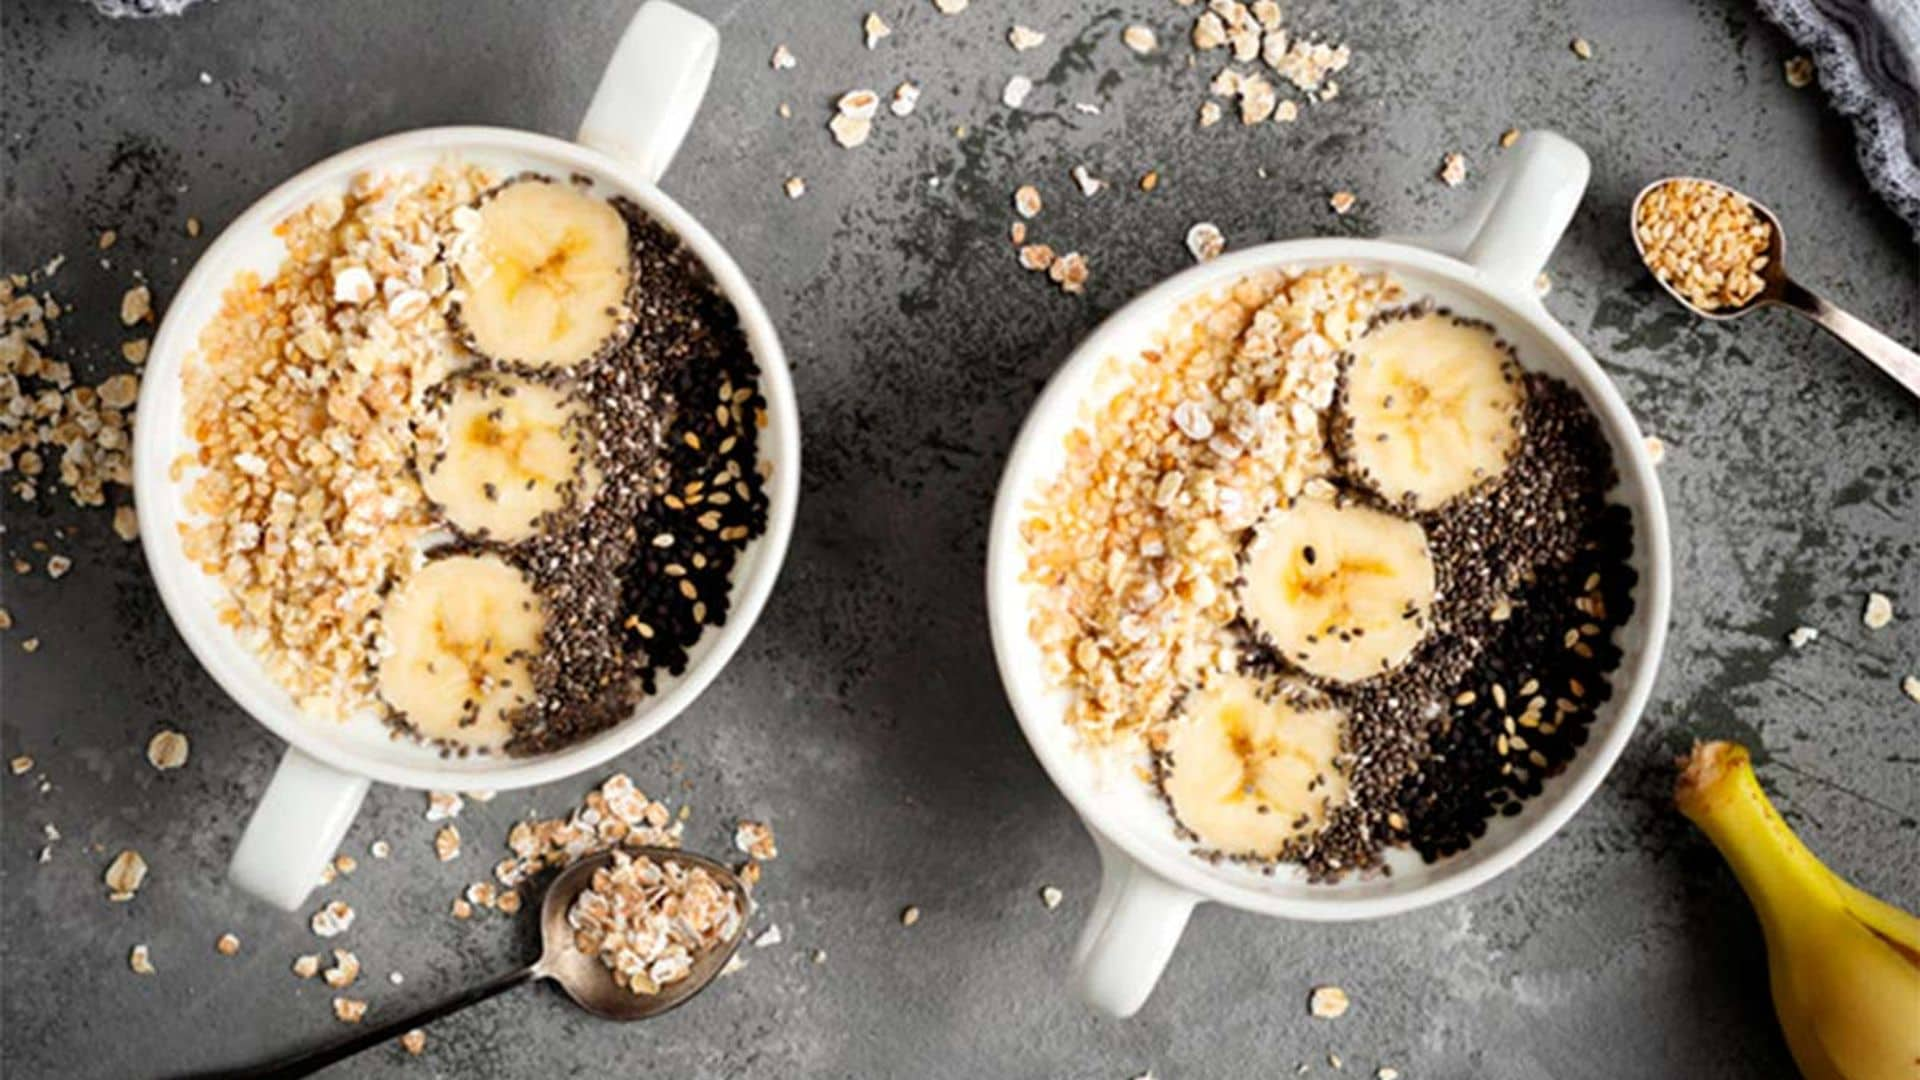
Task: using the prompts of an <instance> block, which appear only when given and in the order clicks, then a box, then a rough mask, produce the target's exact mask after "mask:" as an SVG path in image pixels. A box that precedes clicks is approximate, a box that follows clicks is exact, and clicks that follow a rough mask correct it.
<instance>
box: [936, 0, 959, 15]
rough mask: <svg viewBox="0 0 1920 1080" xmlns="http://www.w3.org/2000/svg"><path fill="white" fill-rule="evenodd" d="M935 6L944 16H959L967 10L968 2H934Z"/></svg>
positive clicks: (947, 0)
mask: <svg viewBox="0 0 1920 1080" xmlns="http://www.w3.org/2000/svg"><path fill="white" fill-rule="evenodd" d="M933 6H934V7H937V8H939V9H940V14H942V15H958V14H960V13H961V12H963V11H965V10H967V0H933Z"/></svg>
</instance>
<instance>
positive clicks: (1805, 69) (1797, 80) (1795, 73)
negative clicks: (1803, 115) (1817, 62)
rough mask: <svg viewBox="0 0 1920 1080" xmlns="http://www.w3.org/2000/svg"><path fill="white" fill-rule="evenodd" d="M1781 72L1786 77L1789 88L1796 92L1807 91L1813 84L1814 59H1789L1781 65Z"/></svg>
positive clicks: (1796, 57) (1795, 57) (1804, 57)
mask: <svg viewBox="0 0 1920 1080" xmlns="http://www.w3.org/2000/svg"><path fill="white" fill-rule="evenodd" d="M1781 72H1782V74H1784V75H1785V76H1786V79H1787V85H1788V86H1791V87H1793V88H1794V89H1795V90H1802V89H1805V88H1806V87H1808V86H1810V85H1812V83H1813V59H1812V58H1811V57H1806V56H1794V57H1789V58H1788V60H1787V62H1786V63H1784V64H1782V65H1781Z"/></svg>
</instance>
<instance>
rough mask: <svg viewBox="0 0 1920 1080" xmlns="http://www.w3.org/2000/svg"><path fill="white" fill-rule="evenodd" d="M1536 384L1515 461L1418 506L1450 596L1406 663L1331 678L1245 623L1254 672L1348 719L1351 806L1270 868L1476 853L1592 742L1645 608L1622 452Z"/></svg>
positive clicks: (1328, 873) (1542, 383)
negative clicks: (1439, 502) (1638, 610)
mask: <svg viewBox="0 0 1920 1080" xmlns="http://www.w3.org/2000/svg"><path fill="white" fill-rule="evenodd" d="M1525 382H1526V390H1527V396H1526V404H1525V406H1524V420H1523V422H1524V425H1525V433H1524V435H1523V437H1522V441H1521V443H1520V446H1519V447H1518V449H1517V450H1516V452H1515V454H1514V458H1513V460H1512V462H1511V463H1510V464H1509V465H1508V467H1507V470H1506V471H1505V472H1504V473H1502V474H1501V476H1500V477H1498V478H1497V479H1496V480H1494V481H1493V482H1492V483H1491V484H1489V485H1488V486H1487V487H1485V488H1483V489H1481V490H1479V491H1476V492H1473V493H1470V494H1468V495H1467V496H1465V497H1463V498H1461V499H1458V500H1456V501H1455V502H1453V503H1451V504H1449V505H1447V506H1444V507H1441V508H1439V509H1438V510H1434V511H1429V512H1424V513H1417V514H1413V515H1412V516H1413V518H1414V519H1415V520H1417V521H1418V522H1419V523H1420V524H1421V526H1422V527H1423V528H1425V529H1426V531H1427V540H1428V545H1429V548H1430V549H1431V551H1432V553H1433V559H1434V570H1435V577H1436V589H1437V594H1436V597H1435V600H1434V604H1433V608H1432V618H1433V628H1432V630H1431V632H1430V633H1429V634H1428V635H1427V638H1426V640H1425V641H1423V642H1422V643H1421V645H1420V647H1419V648H1418V649H1417V650H1416V651H1415V652H1414V654H1413V656H1412V657H1410V658H1409V659H1408V661H1407V662H1406V663H1405V664H1404V665H1402V666H1401V667H1400V668H1398V669H1396V670H1395V671H1394V672H1392V673H1391V674H1388V675H1384V676H1381V677H1379V678H1376V679H1371V680H1368V681H1366V682H1364V683H1360V684H1358V685H1340V684H1334V683H1327V682H1325V681H1322V680H1316V679H1313V678H1311V677H1309V676H1306V675H1304V674H1303V673H1302V672H1300V671H1299V670H1298V669H1296V668H1294V667H1293V666H1292V665H1290V664H1288V662H1287V661H1286V660H1285V659H1284V658H1282V657H1280V656H1278V655H1276V654H1275V653H1274V652H1273V651H1272V650H1271V649H1269V648H1267V647H1265V646H1264V645H1262V644H1261V643H1259V642H1258V641H1255V640H1254V639H1253V636H1252V635H1251V634H1250V633H1247V632H1246V628H1245V627H1244V626H1241V627H1238V628H1237V629H1239V630H1240V631H1241V632H1242V637H1243V640H1244V645H1243V648H1242V666H1243V667H1244V668H1245V669H1247V670H1248V671H1250V672H1252V673H1256V674H1261V675H1265V676H1268V677H1275V678H1277V677H1285V678H1287V679H1290V680H1293V681H1304V682H1307V683H1310V684H1313V685H1316V686H1318V687H1319V689H1321V690H1322V691H1324V692H1325V693H1326V694H1327V696H1328V697H1329V698H1330V699H1332V701H1333V703H1334V704H1335V705H1337V706H1339V707H1340V708H1342V709H1344V710H1345V711H1346V713H1347V715H1348V725H1347V740H1346V746H1345V753H1344V755H1343V760H1342V765H1343V767H1344V768H1345V769H1346V772H1347V779H1348V788H1349V792H1350V800H1349V802H1348V803H1347V804H1346V805H1344V806H1339V807H1335V808H1333V809H1332V811H1331V812H1330V813H1329V815H1328V819H1327V823H1326V825H1325V827H1323V828H1322V829H1320V830H1319V831H1317V832H1315V833H1313V834H1311V835H1309V836H1306V837H1303V838H1301V839H1299V840H1297V841H1296V842H1295V843H1294V845H1293V846H1292V847H1290V848H1289V849H1288V850H1287V851H1285V852H1283V853H1282V854H1281V856H1280V858H1279V859H1277V860H1272V861H1270V862H1267V863H1265V865H1266V866H1267V868H1268V869H1272V866H1273V865H1274V864H1275V863H1279V862H1296V863H1299V864H1300V865H1301V866H1302V867H1303V868H1304V869H1305V870H1306V872H1307V874H1308V876H1309V877H1310V878H1312V879H1313V880H1316V881H1327V880H1334V879H1337V878H1340V877H1342V876H1345V875H1346V874H1348V873H1350V872H1354V871H1379V872H1386V870H1387V867H1386V866H1385V864H1384V863H1383V862H1382V855H1383V853H1384V852H1385V850H1386V849H1387V848H1389V847H1393V846H1398V845H1404V844H1411V845H1412V846H1413V848H1414V849H1415V850H1417V851H1418V852H1420V854H1421V855H1422V856H1423V857H1424V858H1425V859H1427V861H1429V862H1431V861H1433V860H1435V859H1437V858H1440V857H1442V856H1444V855H1448V854H1452V853H1454V852H1457V851H1460V850H1462V849H1464V848H1465V847H1466V846H1467V845H1468V844H1470V843H1472V841H1473V840H1474V839H1475V838H1476V837H1478V836H1480V835H1482V834H1483V833H1484V832H1485V831H1486V822H1487V819H1488V818H1489V817H1491V816H1493V815H1494V814H1508V815H1512V814H1516V813H1518V812H1519V805H1520V800H1521V799H1524V798H1527V797H1529V796H1532V795H1536V794H1538V793H1539V792H1540V790H1541V784H1542V781H1544V780H1545V779H1547V778H1550V777H1552V776H1555V775H1557V774H1558V773H1560V772H1561V771H1563V770H1564V769H1565V768H1566V765H1567V763H1568V762H1569V761H1570V760H1571V759H1572V757H1573V754H1574V753H1575V751H1576V750H1577V749H1578V748H1579V747H1580V745H1581V744H1582V743H1584V742H1585V741H1586V738H1587V728H1588V726H1589V725H1590V724H1591V723H1592V720H1593V715H1594V708H1595V707H1596V706H1597V705H1599V704H1600V703H1601V702H1603V701H1605V700H1606V699H1607V697H1608V696H1609V694H1610V689H1609V686H1608V676H1609V674H1610V673H1611V672H1612V671H1613V670H1614V669H1615V668H1616V667H1618V666H1619V663H1620V651H1619V649H1618V648H1617V647H1616V646H1615V645H1613V644H1612V641H1611V635H1612V632H1613V630H1614V629H1616V628H1617V627H1619V626H1620V625H1621V624H1622V623H1623V622H1625V620H1626V618H1627V616H1628V615H1629V614H1630V613H1631V611H1632V606H1633V604H1632V590H1633V585H1634V580H1635V575H1634V572H1633V570H1632V569H1631V568H1630V567H1628V565H1627V559H1628V557H1629V556H1630V555H1631V553H1632V544H1633V527H1632V518H1631V515H1630V514H1629V512H1628V511H1627V510H1626V508H1624V507H1622V506H1618V505H1614V504H1610V503H1608V502H1607V497H1606V496H1607V491H1608V490H1609V489H1611V488H1612V487H1613V485H1614V483H1615V481H1616V479H1617V477H1616V474H1615V471H1614V466H1613V455H1612V451H1611V449H1610V448H1609V447H1608V445H1607V442H1606V437H1605V435H1604V434H1603V433H1602V431H1601V430H1600V426H1599V423H1598V421H1597V420H1596V419H1595V418H1594V416H1593V413H1592V411H1591V410H1590V409H1589V408H1588V407H1587V404H1586V402H1585V401H1584V400H1583V399H1582V398H1581V396H1580V394H1579V392H1578V391H1577V390H1575V389H1574V388H1573V387H1571V386H1569V385H1568V384H1566V383H1564V382H1562V381H1560V380H1558V379H1555V378H1552V377H1550V376H1546V375H1541V374H1538V373H1534V374H1529V375H1527V376H1526V378H1525ZM1345 494H1346V497H1351V498H1358V499H1366V498H1369V496H1366V495H1365V494H1364V493H1362V492H1359V491H1349V492H1347V493H1345ZM1384 508H1385V507H1383V509H1384ZM1203 854H1205V853H1204V852H1203ZM1209 857H1217V856H1211V855H1210V856H1209Z"/></svg>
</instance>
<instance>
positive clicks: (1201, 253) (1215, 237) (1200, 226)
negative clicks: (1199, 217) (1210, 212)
mask: <svg viewBox="0 0 1920 1080" xmlns="http://www.w3.org/2000/svg"><path fill="white" fill-rule="evenodd" d="M1225 250H1227V238H1226V237H1225V236H1224V235H1222V234H1221V232H1220V227H1219V226H1218V225H1215V224H1214V223H1213V222H1211V221H1202V222H1198V223H1196V224H1195V225H1194V226H1193V228H1191V229H1188V230H1187V251H1188V253H1189V254H1191V255H1192V256H1193V261H1194V262H1212V261H1213V260H1214V259H1217V258H1219V257H1220V253H1221V252H1223V251H1225Z"/></svg>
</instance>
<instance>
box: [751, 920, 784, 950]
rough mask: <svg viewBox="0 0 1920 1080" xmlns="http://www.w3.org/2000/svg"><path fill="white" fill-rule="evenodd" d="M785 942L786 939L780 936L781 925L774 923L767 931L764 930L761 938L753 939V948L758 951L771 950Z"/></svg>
mask: <svg viewBox="0 0 1920 1080" xmlns="http://www.w3.org/2000/svg"><path fill="white" fill-rule="evenodd" d="M785 940H786V938H784V937H782V936H781V934H780V924H779V923H774V924H772V925H770V926H768V927H767V928H766V929H765V930H762V931H761V932H760V936H759V937H756V938H754V939H753V947H754V948H756V949H766V948H771V947H773V946H775V945H778V944H780V943H781V942H783V941H785Z"/></svg>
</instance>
